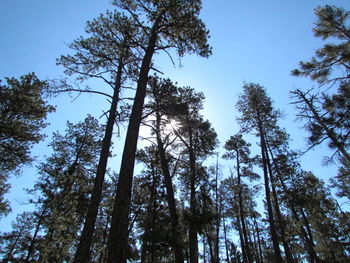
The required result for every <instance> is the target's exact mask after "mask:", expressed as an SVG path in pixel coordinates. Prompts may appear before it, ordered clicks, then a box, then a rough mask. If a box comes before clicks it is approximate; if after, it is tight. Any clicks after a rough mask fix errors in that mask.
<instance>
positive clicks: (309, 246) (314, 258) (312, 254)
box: [267, 143, 322, 263]
mask: <svg viewBox="0 0 350 263" xmlns="http://www.w3.org/2000/svg"><path fill="white" fill-rule="evenodd" d="M267 147H268V150H269V152H270V155H271V159H272V162H273V164H274V166H275V169H276V172H277V177H278V179H279V181H280V183H281V185H282V188H283V191H284V192H285V193H287V192H288V189H287V186H286V185H285V183H284V181H283V179H282V174H281V171H280V169H279V167H278V165H277V163H276V160H275V157H274V155H273V153H272V150H271V148H270V145H269V144H268V143H267ZM286 202H287V204H288V206H289V208H290V210H291V212H292V215H293V217H294V219H295V220H296V221H297V222H298V225H299V229H300V231H301V236H302V237H301V238H302V239H303V240H304V242H303V243H304V244H305V246H306V250H307V251H308V254H309V260H310V263H314V262H317V263H321V262H322V261H321V260H320V258H319V257H318V255H317V253H316V251H315V249H314V246H315V244H314V242H313V238H312V233H311V232H310V234H311V236H310V237H308V234H307V232H306V230H305V229H304V226H303V225H302V222H301V220H300V218H299V215H298V213H297V211H296V208H295V205H294V203H293V201H292V200H291V199H289V198H288V199H287V201H286Z"/></svg>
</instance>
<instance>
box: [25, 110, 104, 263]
mask: <svg viewBox="0 0 350 263" xmlns="http://www.w3.org/2000/svg"><path fill="white" fill-rule="evenodd" d="M102 133H103V128H102V127H101V126H100V125H99V124H98V121H97V120H96V119H95V118H93V117H92V116H88V117H87V118H86V119H85V120H84V121H83V122H80V123H78V124H73V123H70V122H67V129H66V134H64V135H61V134H59V133H58V132H56V133H54V134H53V138H52V142H51V143H50V146H51V148H52V149H53V153H52V155H51V156H50V157H48V158H47V160H46V162H44V163H41V164H40V165H39V167H38V170H39V171H38V173H39V178H38V181H37V182H36V184H35V186H34V189H33V190H31V191H30V192H34V193H36V195H38V196H39V199H38V200H37V201H36V202H35V203H36V206H37V209H38V210H42V211H44V213H43V215H42V223H41V224H42V226H41V231H42V232H43V233H45V234H43V236H42V241H41V249H40V257H41V260H42V261H43V262H52V261H54V262H64V260H71V259H72V252H73V249H74V247H75V245H76V240H77V238H78V234H79V232H80V228H81V225H82V223H83V219H84V216H85V213H86V208H87V204H88V200H89V196H90V192H91V189H92V180H93V178H94V174H95V171H96V165H97V160H98V153H99V151H100V148H101V140H102Z"/></svg>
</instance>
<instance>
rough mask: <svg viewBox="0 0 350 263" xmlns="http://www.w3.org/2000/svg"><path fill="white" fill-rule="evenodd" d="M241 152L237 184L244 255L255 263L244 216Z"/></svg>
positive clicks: (249, 262) (237, 164)
mask: <svg viewBox="0 0 350 263" xmlns="http://www.w3.org/2000/svg"><path fill="white" fill-rule="evenodd" d="M239 159H240V156H239V151H238V150H236V170H237V184H238V205H239V209H238V210H239V219H238V220H240V222H241V226H242V234H243V241H244V243H243V244H242V251H243V250H244V253H243V258H244V254H245V257H246V260H247V262H248V263H251V262H253V261H252V257H251V256H252V253H251V251H250V248H249V242H248V234H247V227H246V224H245V220H244V218H245V215H244V208H243V198H242V185H241V168H240V163H239Z"/></svg>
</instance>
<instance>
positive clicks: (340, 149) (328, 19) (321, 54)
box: [292, 5, 350, 164]
mask: <svg viewBox="0 0 350 263" xmlns="http://www.w3.org/2000/svg"><path fill="white" fill-rule="evenodd" d="M315 13H316V15H317V21H316V23H315V27H314V29H313V31H314V34H315V36H316V37H319V38H322V39H323V40H335V42H334V43H332V44H331V43H327V44H325V45H324V46H323V47H322V48H319V49H317V50H316V55H315V56H314V57H312V58H311V60H310V61H306V62H303V61H302V62H300V63H299V68H298V69H294V70H293V71H292V74H293V75H294V76H305V77H310V78H311V79H312V80H314V81H316V82H317V83H319V84H320V87H321V88H323V87H324V86H326V88H325V89H323V91H322V89H321V91H319V92H316V93H315V92H314V94H312V93H311V90H309V91H307V92H303V91H301V90H299V89H297V90H295V91H293V92H292V94H293V96H294V97H295V102H294V103H295V104H296V105H297V107H298V109H299V110H300V114H299V117H300V118H302V119H305V120H306V121H307V124H306V125H305V126H306V128H307V130H308V131H309V132H310V136H309V143H310V145H311V147H314V146H316V145H318V144H320V143H322V142H323V141H325V140H327V139H328V140H329V141H330V143H329V146H330V148H332V149H335V150H336V154H338V153H339V154H340V155H341V156H342V158H344V161H345V160H346V161H347V163H348V164H349V163H350V155H349V153H348V147H349V102H348V101H349V84H350V82H349V80H350V79H349V73H350V72H349V70H350V56H349V49H348V46H349V43H350V27H349V23H348V22H349V17H350V13H349V12H348V11H346V10H344V9H343V8H338V7H335V6H328V5H326V6H324V7H318V8H316V10H315ZM333 87H336V88H337V89H338V90H336V91H334V89H333ZM311 147H310V148H311Z"/></svg>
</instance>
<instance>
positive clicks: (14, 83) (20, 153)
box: [0, 73, 54, 216]
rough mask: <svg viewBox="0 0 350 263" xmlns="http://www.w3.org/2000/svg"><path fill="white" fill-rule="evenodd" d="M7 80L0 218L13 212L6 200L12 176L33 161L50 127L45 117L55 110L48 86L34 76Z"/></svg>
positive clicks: (2, 105) (0, 92)
mask: <svg viewBox="0 0 350 263" xmlns="http://www.w3.org/2000/svg"><path fill="white" fill-rule="evenodd" d="M5 81H6V83H4V84H2V83H1V81H0V170H1V173H2V174H1V176H0V216H1V215H3V214H6V213H7V212H8V211H9V209H10V208H9V204H8V203H7V201H6V200H4V194H5V193H6V192H7V191H8V190H9V185H8V184H7V183H6V181H7V177H8V175H9V173H11V172H19V170H20V168H21V166H22V165H23V164H28V163H30V162H31V161H32V160H33V157H32V156H31V155H30V149H31V147H32V146H33V145H34V144H36V143H38V142H40V141H41V140H42V139H43V137H44V136H43V135H42V134H40V130H41V129H43V128H45V127H46V126H47V123H45V119H46V116H47V114H48V113H50V112H52V111H53V110H54V107H52V106H50V105H48V104H47V103H46V101H45V100H44V93H45V91H46V90H47V89H48V84H47V83H46V82H44V81H40V80H39V79H38V78H37V77H36V76H35V74H34V73H31V74H27V75H24V76H22V77H20V79H15V78H6V79H5Z"/></svg>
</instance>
